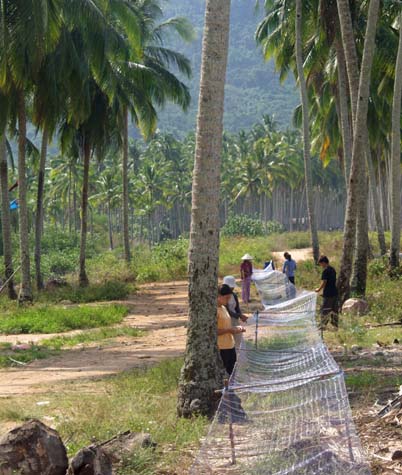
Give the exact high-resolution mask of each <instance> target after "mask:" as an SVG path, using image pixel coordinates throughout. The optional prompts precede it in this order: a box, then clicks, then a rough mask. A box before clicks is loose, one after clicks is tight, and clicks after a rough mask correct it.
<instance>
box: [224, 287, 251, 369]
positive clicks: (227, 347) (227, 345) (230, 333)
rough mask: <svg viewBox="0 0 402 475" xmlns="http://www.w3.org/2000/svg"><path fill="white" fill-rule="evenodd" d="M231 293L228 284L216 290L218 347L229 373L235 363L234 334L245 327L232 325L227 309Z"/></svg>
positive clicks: (242, 330)
mask: <svg viewBox="0 0 402 475" xmlns="http://www.w3.org/2000/svg"><path fill="white" fill-rule="evenodd" d="M232 294H233V290H232V289H231V288H230V287H229V286H228V285H222V286H221V287H219V290H218V309H217V324H218V348H219V352H220V355H221V358H222V362H223V366H224V367H225V369H226V372H227V373H228V374H229V375H231V374H232V372H233V369H234V367H235V364H236V348H235V339H234V335H238V334H240V333H244V332H245V331H246V329H245V328H244V327H242V326H240V325H239V326H236V327H232V319H231V317H230V315H229V312H228V310H227V308H226V307H227V305H228V303H229V301H230V298H231V296H232Z"/></svg>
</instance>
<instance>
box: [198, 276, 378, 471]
mask: <svg viewBox="0 0 402 475" xmlns="http://www.w3.org/2000/svg"><path fill="white" fill-rule="evenodd" d="M264 274H265V275H264ZM256 276H257V278H256ZM280 276H283V274H281V273H280V272H267V273H265V272H260V273H259V275H257V274H255V276H254V281H255V283H256V286H257V289H258V291H259V293H260V295H261V297H262V299H263V301H264V302H270V303H271V305H270V306H267V304H266V303H265V305H266V308H265V310H264V311H262V312H259V313H256V314H255V315H254V316H253V318H252V319H250V321H249V325H248V331H247V333H246V334H245V338H244V341H243V342H242V345H241V347H240V350H239V352H238V359H237V363H236V368H235V371H234V373H233V374H232V377H231V379H230V382H229V386H228V388H227V389H225V390H224V392H223V396H222V399H221V402H220V405H219V408H218V411H217V413H216V416H215V418H214V421H213V422H212V425H211V428H210V431H209V433H208V435H207V437H206V438H205V440H204V441H203V444H202V448H201V450H200V453H199V455H198V457H197V459H196V461H195V463H194V465H193V467H192V469H191V471H190V473H191V474H192V475H201V474H202V475H204V474H205V475H207V474H238V475H242V474H255V475H259V474H261V475H268V474H269V475H285V474H297V475H304V474H306V475H307V474H325V475H346V474H348V475H349V474H356V475H369V474H370V469H369V468H368V466H367V465H366V463H365V459H364V455H363V453H362V450H361V446H360V441H359V438H358V437H357V435H356V431H355V428H354V424H353V420H352V415H351V411H350V407H349V401H348V395H347V391H346V388H345V384H344V378H343V374H342V372H341V370H340V369H339V367H338V365H337V363H336V362H335V360H334V359H333V357H332V355H331V354H330V352H329V351H328V349H327V348H326V346H325V345H324V344H323V342H322V340H321V338H320V335H319V331H318V328H317V325H316V319H315V310H316V294H314V293H311V292H302V293H300V294H299V295H297V296H295V298H291V299H287V300H286V298H285V294H284V293H283V291H284V290H286V288H287V287H288V284H286V282H285V280H284V279H283V277H282V278H280ZM278 284H279V285H278ZM290 285H291V284H290ZM278 287H280V291H279V292H278ZM293 288H294V287H293ZM279 295H280V298H279V299H278V296H279ZM294 295H296V292H295V294H294ZM274 300H279V303H277V304H276V305H272V302H273V301H274ZM253 330H254V331H253Z"/></svg>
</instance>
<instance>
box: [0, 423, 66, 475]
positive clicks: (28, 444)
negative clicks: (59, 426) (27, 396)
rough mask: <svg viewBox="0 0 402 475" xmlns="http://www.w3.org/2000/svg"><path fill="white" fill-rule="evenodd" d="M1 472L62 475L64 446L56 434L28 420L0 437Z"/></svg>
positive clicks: (5, 474)
mask: <svg viewBox="0 0 402 475" xmlns="http://www.w3.org/2000/svg"><path fill="white" fill-rule="evenodd" d="M0 467H1V469H0V472H1V475H13V474H17V473H18V474H19V475H65V474H66V471H67V467H68V459H67V453H66V449H65V447H64V445H63V442H62V440H61V438H60V436H59V434H58V433H57V432H56V431H55V430H53V429H51V428H50V427H47V426H46V425H45V424H43V423H42V422H40V421H37V420H31V421H28V422H26V423H25V424H23V425H22V426H20V427H16V428H15V429H13V430H11V431H10V432H8V433H7V434H5V435H4V436H3V437H1V438H0Z"/></svg>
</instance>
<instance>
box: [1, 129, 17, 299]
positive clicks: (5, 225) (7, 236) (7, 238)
mask: <svg viewBox="0 0 402 475" xmlns="http://www.w3.org/2000/svg"><path fill="white" fill-rule="evenodd" d="M6 140H7V139H6V136H5V133H4V132H3V135H2V137H1V139H0V188H1V230H2V235H3V255H4V269H5V272H4V273H5V277H6V280H8V296H9V298H10V299H13V300H14V299H16V298H17V294H16V292H15V289H14V281H13V279H12V275H13V273H14V267H13V253H12V240H11V225H10V199H9V195H8V162H7V151H6Z"/></svg>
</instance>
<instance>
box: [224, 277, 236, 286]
mask: <svg viewBox="0 0 402 475" xmlns="http://www.w3.org/2000/svg"><path fill="white" fill-rule="evenodd" d="M223 284H224V285H228V286H229V287H230V288H232V289H234V288H235V287H237V284H236V279H235V278H234V277H233V275H227V276H226V277H224V278H223Z"/></svg>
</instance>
